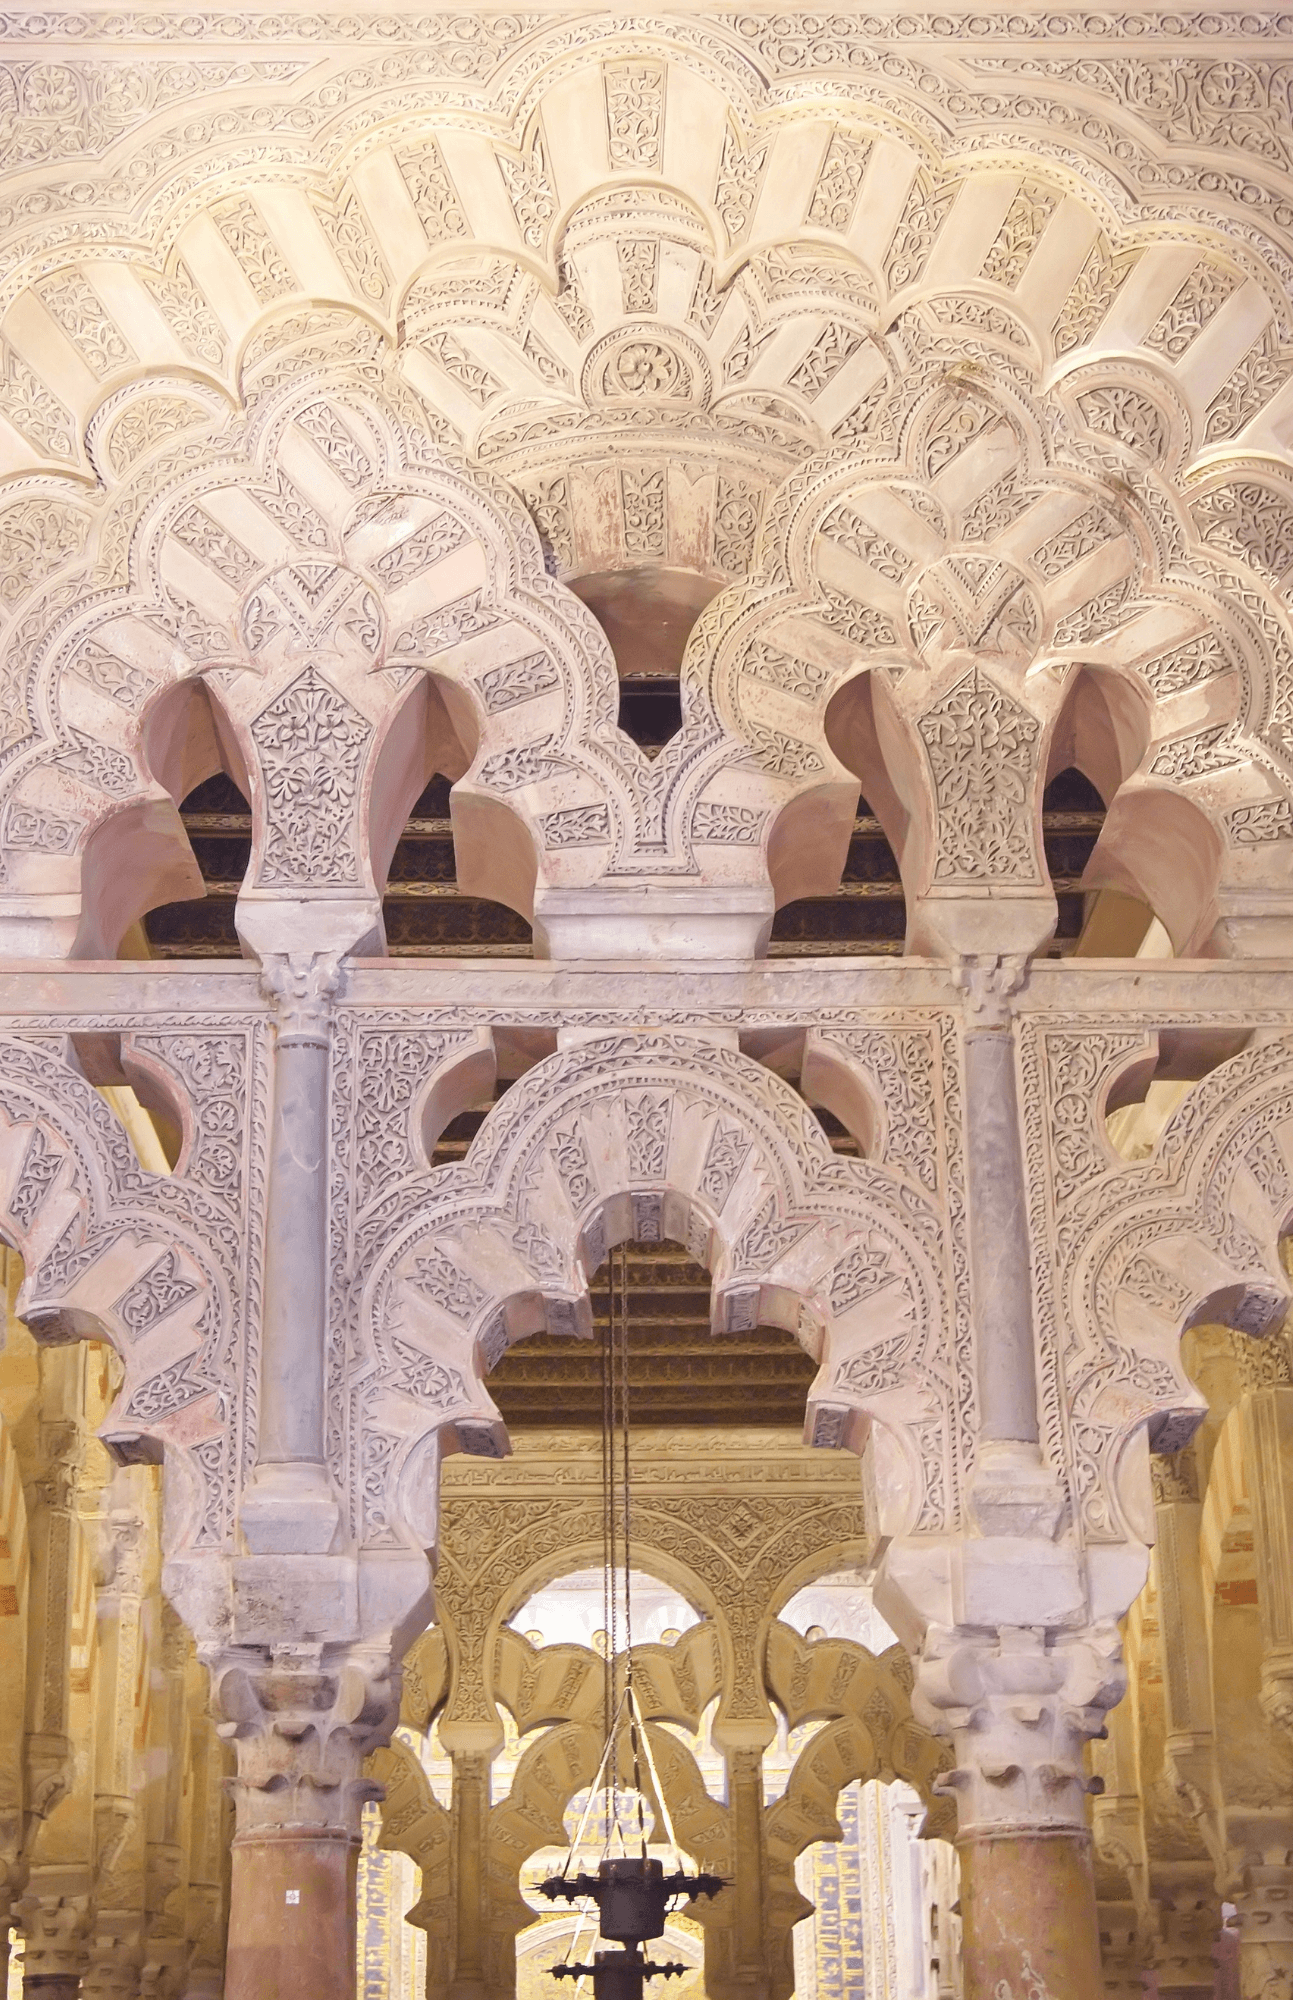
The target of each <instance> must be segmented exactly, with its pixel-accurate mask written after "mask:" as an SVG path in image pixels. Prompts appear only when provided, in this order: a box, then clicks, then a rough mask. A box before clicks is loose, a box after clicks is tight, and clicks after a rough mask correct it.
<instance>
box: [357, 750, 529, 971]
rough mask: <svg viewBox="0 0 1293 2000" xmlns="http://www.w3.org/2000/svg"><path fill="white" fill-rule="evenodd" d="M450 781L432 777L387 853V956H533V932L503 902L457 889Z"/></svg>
mask: <svg viewBox="0 0 1293 2000" xmlns="http://www.w3.org/2000/svg"><path fill="white" fill-rule="evenodd" d="M452 783H453V781H452V779H450V778H447V777H444V776H441V775H437V776H436V777H433V778H432V779H430V781H429V782H428V783H427V785H426V786H425V787H424V789H423V790H422V792H421V793H420V794H419V796H418V797H417V799H416V800H415V801H414V804H413V809H412V811H411V812H410V813H409V815H408V818H407V819H406V820H405V822H404V827H403V831H402V832H401V833H400V835H399V838H398V840H397V841H396V842H395V845H394V848H393V850H392V852H391V857H390V865H389V870H388V872H387V876H386V886H385V889H384V892H383V895H382V920H383V923H384V925H385V928H386V949H387V951H388V952H389V953H390V955H391V957H392V958H530V957H532V955H533V945H532V942H531V939H532V931H531V927H530V925H529V924H528V923H527V922H526V920H525V918H524V917H522V916H520V915H519V914H518V912H517V911H516V910H514V909H510V908H509V907H508V905H507V904H506V903H498V902H493V901H491V900H490V899H489V898H488V897H487V896H472V895H467V894H465V893H464V892H463V891H462V890H461V889H460V888H459V887H458V871H457V864H456V860H455V855H454V829H453V821H452V819H451V817H450V802H449V793H450V790H451V788H452Z"/></svg>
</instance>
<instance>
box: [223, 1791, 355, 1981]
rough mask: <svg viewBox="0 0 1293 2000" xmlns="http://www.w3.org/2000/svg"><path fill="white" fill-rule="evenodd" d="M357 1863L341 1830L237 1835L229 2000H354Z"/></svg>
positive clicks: (349, 1839) (350, 1842)
mask: <svg viewBox="0 0 1293 2000" xmlns="http://www.w3.org/2000/svg"><path fill="white" fill-rule="evenodd" d="M358 1860H359V1842H358V1840H356V1839H355V1838H354V1837H353V1836H352V1835H351V1834H348V1833H347V1832H345V1830H344V1829H342V1828H339V1827H326V1828H325V1827H295V1826H293V1827H281V1828H266V1829H264V1830H263V1831H259V1832H255V1833H244V1834H238V1835H236V1836H235V1838H234V1843H233V1880H232V1893H231V1902H232V1911H231V1915H230V1920H229V1947H228V1956H227V1961H226V1969H225V1986H224V1992H225V2000H354V1995H355V1873H356V1869H357V1866H358Z"/></svg>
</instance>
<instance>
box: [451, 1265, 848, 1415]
mask: <svg viewBox="0 0 1293 2000" xmlns="http://www.w3.org/2000/svg"><path fill="white" fill-rule="evenodd" d="M621 1274H622V1276H621ZM710 1283H711V1281H710V1274H709V1272H708V1271H707V1270H706V1269H705V1268H704V1266H703V1265H701V1264H698V1263H697V1262H696V1261H695V1260H694V1258H692V1257H691V1256H690V1255H689V1254H688V1252H687V1250H686V1249H685V1248H684V1246H683V1245H682V1244H681V1243H677V1242H674V1241H673V1240H671V1239H670V1238H668V1237H655V1238H652V1239H650V1240H641V1239H634V1238H630V1239H629V1240H628V1241H626V1242H623V1243H621V1244H619V1245H618V1246H617V1247H616V1248H615V1249H613V1250H611V1251H610V1252H609V1253H608V1254H607V1255H606V1256H605V1257H604V1258H603V1260H602V1262H601V1264H600V1265H599V1266H598V1268H597V1269H596V1270H595V1271H594V1272H592V1273H591V1274H590V1276H589V1282H588V1290H589V1303H590V1306H591V1311H592V1333H593V1338H592V1340H591V1341H587V1340H571V1339H569V1338H568V1337H567V1336H566V1335H565V1334H553V1333H532V1334H529V1335H527V1336H526V1337H525V1338H523V1339H521V1340H519V1341H517V1342H516V1343H515V1344H514V1345H513V1346H512V1347H510V1348H509V1349H508V1351H507V1352H506V1354H504V1355H503V1356H502V1358H501V1359H500V1360H499V1361H498V1363H497V1364H496V1365H495V1367H494V1368H493V1369H492V1371H491V1373H490V1376H489V1393H490V1395H491V1396H492V1397H493V1399H494V1401H495V1402H496V1403H497V1405H498V1407H499V1409H500V1411H501V1412H502V1415H503V1419H504V1421H505V1423H506V1424H507V1426H508V1428H509V1430H511V1429H513V1428H514V1427H516V1428H521V1429H525V1428H534V1427H544V1428H547V1427H549V1426H553V1425H556V1426H560V1427H562V1428H566V1427H569V1428H573V1429H596V1428H597V1427H598V1426H599V1425H600V1424H601V1421H602V1387H601V1350H602V1344H603V1342H604V1341H605V1339H606V1336H607V1329H608V1327H609V1324H610V1316H611V1310H612V1302H613V1294H614V1293H616V1292H617V1290H618V1288H619V1287H620V1286H621V1284H622V1285H623V1287H624V1289H625V1293H626V1297H627V1310H628V1322H629V1403H630V1410H631V1411H632V1410H633V1409H634V1408H636V1409H637V1410H638V1411H641V1410H643V1409H645V1408H649V1409H650V1411H651V1422H652V1424H654V1425H657V1426H659V1425H667V1426H669V1427H678V1426H686V1427H694V1428H696V1429H700V1428H709V1427H713V1426H721V1427H731V1426H750V1427H758V1426H764V1425H772V1426H786V1427H793V1428H794V1429H795V1430H799V1429H801V1428H802V1426H803V1422H804V1406H805V1399H806V1397H807V1392H808V1387H809V1384H810V1383H811V1382H812V1380H813V1377H814V1375H815V1373H816V1368H815V1365H814V1363H813V1361H812V1360H811V1359H810V1358H809V1356H808V1355H807V1354H806V1353H805V1352H804V1350H803V1348H802V1347H801V1346H800V1344H799V1342H798V1340H797V1339H796V1338H795V1336H794V1334H793V1333H790V1332H788V1331H787V1330H786V1329H785V1328H784V1327H780V1326H769V1325H766V1324H762V1323H761V1324H759V1325H757V1326H755V1327H753V1328H751V1329H750V1330H749V1331H743V1332H740V1333H724V1334H723V1335H722V1336H721V1337H715V1335H714V1333H713V1332H712V1331H711V1323H710ZM639 1421H640V1418H639Z"/></svg>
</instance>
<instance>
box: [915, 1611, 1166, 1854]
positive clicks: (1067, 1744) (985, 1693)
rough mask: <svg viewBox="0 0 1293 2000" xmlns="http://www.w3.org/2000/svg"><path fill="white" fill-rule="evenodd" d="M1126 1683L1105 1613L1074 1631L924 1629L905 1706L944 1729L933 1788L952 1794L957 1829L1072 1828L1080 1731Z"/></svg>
mask: <svg viewBox="0 0 1293 2000" xmlns="http://www.w3.org/2000/svg"><path fill="white" fill-rule="evenodd" d="M1125 1685H1126V1674H1125V1672H1124V1670H1123V1666H1122V1654H1121V1640H1120V1637H1119V1634H1118V1629H1117V1627H1116V1626H1115V1625H1113V1624H1112V1623H1110V1624H1107V1625H1099V1626H1094V1625H1093V1626H1088V1627H1086V1628H1085V1629H1083V1630H1080V1631H1073V1632H1059V1633H1048V1632H1046V1631H1045V1630H1044V1629H1042V1628H1028V1627H1019V1626H1002V1627H1000V1628H998V1629H997V1630H996V1631H990V1630H985V1629H983V1628H981V1627H980V1628H967V1627H953V1628H950V1629H946V1628H944V1629H940V1628H938V1627H933V1628H931V1629H930V1631H929V1632H928V1634H927V1635H926V1641H925V1645H924V1648H923V1650H922V1655H921V1658H920V1661H919V1664H918V1667H917V1674H916V1686H915V1690H914V1692H913V1696H912V1713H913V1715H914V1716H915V1717H916V1719H917V1720H918V1721H919V1722H921V1723H923V1724H924V1726H925V1727H926V1728H927V1729H930V1730H932V1731H933V1732H934V1733H935V1734H936V1735H941V1736H947V1737H950V1738H951V1739H952V1742H953V1745H954V1747H955V1753H956V1764H955V1767H954V1769H953V1770H952V1771H950V1772H949V1773H948V1774H947V1776H946V1777H945V1778H944V1779H943V1780H942V1781H941V1786H940V1788H941V1789H944V1790H950V1791H953V1792H954V1793H955V1794H956V1796H957V1801H958V1812H959V1831H960V1836H961V1837H962V1838H963V1839H964V1838H969V1837H971V1836H974V1835H985V1834H986V1835H991V1834H998V1835H1000V1834H1005V1833H1010V1832H1025V1833H1027V1832H1064V1831H1072V1832H1074V1833H1084V1832H1085V1830H1086V1811H1085V1797H1086V1794H1087V1793H1088V1792H1096V1791H1099V1790H1100V1789H1102V1786H1101V1781H1100V1780H1099V1779H1098V1778H1091V1777H1089V1776H1088V1775H1087V1772H1086V1770H1085V1768H1084V1762H1083V1753H1084V1749H1085V1746H1086V1744H1087V1742H1088V1741H1089V1740H1090V1739H1091V1738H1092V1737H1100V1736H1103V1735H1104V1733H1105V1718H1106V1716H1107V1714H1108V1711H1109V1710H1110V1709H1111V1708H1113V1707H1114V1706H1115V1705H1116V1704H1117V1702H1118V1701H1119V1700H1120V1699H1121V1697H1122V1694H1123V1690H1124V1688H1125Z"/></svg>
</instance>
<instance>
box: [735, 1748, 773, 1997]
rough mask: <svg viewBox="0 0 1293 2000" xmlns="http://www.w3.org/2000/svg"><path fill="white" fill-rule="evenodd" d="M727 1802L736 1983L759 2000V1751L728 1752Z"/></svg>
mask: <svg viewBox="0 0 1293 2000" xmlns="http://www.w3.org/2000/svg"><path fill="white" fill-rule="evenodd" d="M727 1768H728V1773H729V1779H730V1796H731V1801H732V1866H733V1871H734V1873H735V1876H736V1882H735V1886H734V1896H735V1900H736V1951H735V1954H734V1956H735V1961H736V1964H735V1970H736V1983H737V1986H738V1988H739V1990H740V1991H741V1992H742V1993H745V1994H749V1995H750V1996H751V2000H764V1996H765V1995H766V1994H767V1992H768V1990H769V1987H768V1965H767V1956H766V1953H765V1950H764V1939H763V1908H764V1871H763V1751H762V1749H761V1748H759V1749H755V1748H742V1749H739V1750H730V1751H729V1752H728V1765H727Z"/></svg>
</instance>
